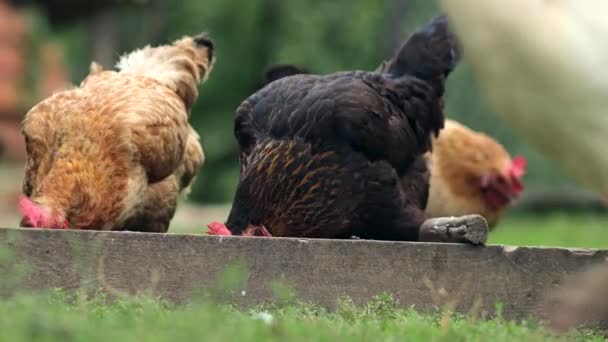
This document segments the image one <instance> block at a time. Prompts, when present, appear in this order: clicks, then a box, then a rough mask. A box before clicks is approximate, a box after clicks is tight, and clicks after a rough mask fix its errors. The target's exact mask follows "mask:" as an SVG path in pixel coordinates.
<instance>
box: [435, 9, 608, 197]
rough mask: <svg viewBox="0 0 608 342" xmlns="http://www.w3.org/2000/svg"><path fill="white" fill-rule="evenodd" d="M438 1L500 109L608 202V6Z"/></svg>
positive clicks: (491, 101)
mask: <svg viewBox="0 0 608 342" xmlns="http://www.w3.org/2000/svg"><path fill="white" fill-rule="evenodd" d="M439 2H440V4H441V6H442V8H443V10H444V11H445V12H446V13H447V15H448V17H449V19H450V21H451V25H452V29H453V30H454V31H455V32H456V34H457V36H458V37H459V39H460V41H461V43H462V47H463V50H464V57H465V59H466V60H467V61H468V62H469V63H470V64H471V66H472V68H473V72H474V74H475V76H476V77H477V79H478V81H479V84H480V87H481V91H482V92H483V93H484V95H485V96H486V97H487V99H488V101H489V104H490V105H491V106H492V107H493V108H494V110H495V111H496V112H497V113H498V114H499V115H500V116H501V117H502V118H504V119H505V121H506V122H508V123H509V124H510V125H511V126H512V127H513V128H514V129H516V130H517V132H518V133H520V134H521V135H522V136H523V137H525V138H526V139H527V141H528V142H530V143H531V144H533V145H534V146H536V147H537V148H538V149H539V150H540V151H541V152H544V153H545V154H547V155H548V156H549V157H551V158H553V159H554V160H556V161H558V162H560V163H561V164H562V165H563V167H564V168H565V170H566V171H567V172H568V173H569V174H570V175H571V176H573V177H574V178H576V179H577V180H578V181H579V182H581V184H584V185H586V186H587V187H589V188H590V189H591V190H593V191H597V192H599V193H601V194H603V195H604V196H606V195H608V68H607V67H608V20H606V18H607V17H606V15H608V1H607V0H569V1H566V0H509V1H504V0H483V1H479V0H440V1H439Z"/></svg>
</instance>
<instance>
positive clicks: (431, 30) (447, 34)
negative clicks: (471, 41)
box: [378, 15, 461, 94]
mask: <svg viewBox="0 0 608 342" xmlns="http://www.w3.org/2000/svg"><path fill="white" fill-rule="evenodd" d="M460 57H461V52H460V48H459V46H458V42H457V39H456V36H455V35H454V33H453V32H452V31H451V30H450V29H449V26H448V19H447V17H446V16H445V15H440V16H438V17H435V18H433V19H432V20H431V21H429V22H428V23H427V24H425V25H424V26H422V27H420V28H419V29H418V30H416V32H414V34H413V35H412V36H411V37H410V38H409V39H408V40H407V41H406V42H405V43H404V44H403V45H402V46H401V48H400V49H399V50H398V51H397V53H396V54H395V56H394V57H393V58H392V59H391V60H390V61H388V62H384V63H382V65H380V67H379V68H378V71H380V72H383V73H388V74H390V75H392V76H394V77H401V76H404V75H411V76H414V77H417V78H419V79H422V80H424V81H427V82H429V83H431V84H432V85H433V87H434V88H435V90H436V91H438V93H439V94H443V85H444V82H445V79H446V77H447V76H448V75H449V74H450V72H452V70H454V68H455V67H456V65H457V64H458V62H459V61H460Z"/></svg>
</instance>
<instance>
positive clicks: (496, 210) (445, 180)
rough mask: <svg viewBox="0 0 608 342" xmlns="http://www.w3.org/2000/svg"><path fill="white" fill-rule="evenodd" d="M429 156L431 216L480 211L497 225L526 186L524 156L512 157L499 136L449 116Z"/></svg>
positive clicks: (493, 225)
mask: <svg viewBox="0 0 608 342" xmlns="http://www.w3.org/2000/svg"><path fill="white" fill-rule="evenodd" d="M427 158H428V161H429V169H430V170H431V187H430V193H429V202H428V204H427V208H426V212H427V214H428V215H429V216H431V217H441V216H458V215H468V214H480V215H482V216H483V217H485V218H486V220H487V221H488V225H489V226H490V228H493V227H495V226H496V224H497V223H498V221H499V219H500V218H501V217H502V215H503V214H504V212H505V210H506V209H507V208H508V207H509V206H510V205H511V204H512V203H513V202H514V201H515V200H516V199H517V198H518V197H519V195H520V193H521V192H522V191H523V188H524V186H523V183H522V177H523V175H524V173H525V169H526V160H525V159H524V158H523V157H521V156H516V157H514V158H511V156H510V155H509V153H508V152H507V151H506V150H505V148H504V147H503V146H502V145H501V144H500V143H498V142H497V141H496V140H494V139H492V138H491V137H489V136H488V135H486V134H483V133H480V132H475V131H473V130H471V129H470V128H468V127H466V126H464V125H462V124H460V123H458V122H456V121H454V120H446V122H445V127H444V128H443V130H441V132H440V134H439V137H437V138H436V139H434V140H433V151H432V152H431V153H429V154H428V155H427Z"/></svg>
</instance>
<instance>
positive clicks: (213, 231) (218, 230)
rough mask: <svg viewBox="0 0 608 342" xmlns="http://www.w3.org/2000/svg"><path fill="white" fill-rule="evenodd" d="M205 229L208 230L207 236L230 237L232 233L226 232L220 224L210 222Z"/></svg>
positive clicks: (225, 228)
mask: <svg viewBox="0 0 608 342" xmlns="http://www.w3.org/2000/svg"><path fill="white" fill-rule="evenodd" d="M207 227H208V228H209V229H208V230H207V234H208V235H232V232H230V230H228V227H226V225H225V224H223V223H221V222H217V221H216V222H211V223H209V224H208V225H207Z"/></svg>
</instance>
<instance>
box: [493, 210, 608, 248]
mask: <svg viewBox="0 0 608 342" xmlns="http://www.w3.org/2000/svg"><path fill="white" fill-rule="evenodd" d="M489 243H492V244H505V245H519V246H555V247H580V248H603V249H605V248H608V215H598V214H576V215H568V214H551V215H543V216H531V215H514V216H510V217H506V218H505V219H504V220H503V221H502V222H501V223H500V224H499V226H497V227H496V229H495V230H494V231H493V232H492V233H491V234H490V240H489Z"/></svg>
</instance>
